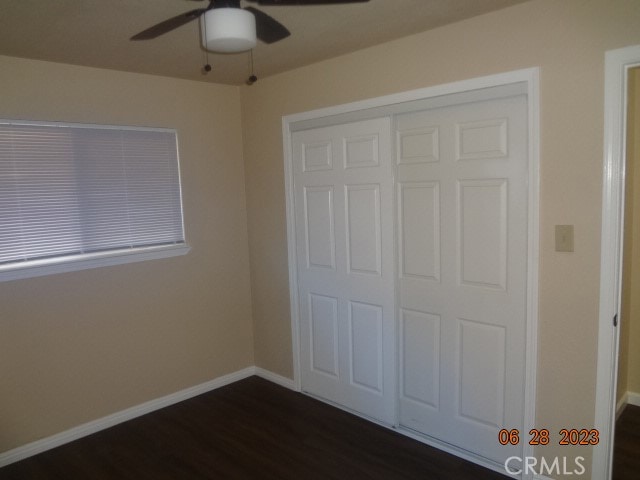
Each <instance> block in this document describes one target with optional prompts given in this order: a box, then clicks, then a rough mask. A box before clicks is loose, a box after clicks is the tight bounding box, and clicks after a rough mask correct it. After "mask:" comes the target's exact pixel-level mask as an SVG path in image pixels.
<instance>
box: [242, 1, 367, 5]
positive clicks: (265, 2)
mask: <svg viewBox="0 0 640 480" xmlns="http://www.w3.org/2000/svg"><path fill="white" fill-rule="evenodd" d="M247 1H248V2H252V3H257V4H258V5H265V6H271V5H331V4H338V3H365V2H368V1H369V0H247Z"/></svg>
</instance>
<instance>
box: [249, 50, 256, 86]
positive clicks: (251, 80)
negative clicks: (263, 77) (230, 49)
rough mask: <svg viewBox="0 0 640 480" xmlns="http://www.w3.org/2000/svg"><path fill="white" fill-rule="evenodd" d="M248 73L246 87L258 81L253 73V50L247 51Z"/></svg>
mask: <svg viewBox="0 0 640 480" xmlns="http://www.w3.org/2000/svg"><path fill="white" fill-rule="evenodd" d="M249 71H250V75H249V78H248V79H247V85H253V84H254V83H256V82H257V81H258V77H256V75H255V73H254V72H253V49H251V50H249Z"/></svg>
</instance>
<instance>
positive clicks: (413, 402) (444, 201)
mask: <svg viewBox="0 0 640 480" xmlns="http://www.w3.org/2000/svg"><path fill="white" fill-rule="evenodd" d="M526 122H527V113H526V97H525V96H517V97H510V98H503V99H497V100H490V101H481V102H475V103H469V104H464V105H456V106H451V107H443V108H435V109H432V110H426V111H422V112H415V113H407V114H402V115H398V116H397V117H396V138H397V139H398V142H397V143H398V146H397V151H398V158H397V180H398V192H397V195H398V199H397V201H398V223H397V225H398V246H399V248H398V255H399V258H398V263H399V266H400V268H399V279H398V300H399V305H398V307H399V317H400V325H401V336H400V342H399V346H400V359H401V369H402V372H401V385H400V399H399V406H400V423H401V424H402V425H403V426H406V427H408V428H411V429H413V430H416V431H419V432H421V433H423V434H425V435H428V436H431V437H433V438H436V439H438V440H441V441H443V442H446V443H449V444H452V445H456V446H457V447H460V448H463V449H465V450H468V451H470V452H473V453H476V454H478V455H481V456H483V457H486V458H488V459H491V460H493V461H495V462H502V461H504V460H505V459H506V458H507V457H509V456H511V455H518V454H519V452H520V451H521V447H513V446H501V445H499V443H498V441H497V435H498V431H499V430H500V429H501V428H510V429H511V428H519V429H520V430H521V431H522V427H523V425H522V422H523V413H524V393H523V392H524V373H525V370H524V366H525V357H524V355H525V348H524V347H525V318H526V317H525V315H526V278H527V270H526V262H527V198H528V194H527V171H528V170H527V123H526Z"/></svg>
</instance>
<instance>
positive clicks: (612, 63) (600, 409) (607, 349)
mask: <svg viewBox="0 0 640 480" xmlns="http://www.w3.org/2000/svg"><path fill="white" fill-rule="evenodd" d="M638 65H640V45H637V46H632V47H626V48H621V49H617V50H611V51H608V52H606V54H605V84H604V88H605V91H604V170H603V188H602V237H601V246H600V248H601V257H600V316H599V331H598V364H597V381H596V411H595V427H596V428H597V429H599V431H600V439H601V441H600V444H599V445H598V446H597V447H596V448H595V449H594V455H593V478H602V479H608V478H611V469H612V466H613V461H612V460H613V434H614V425H615V405H616V403H615V395H616V383H617V382H616V380H617V379H616V376H617V371H618V342H619V329H618V328H615V327H614V324H613V318H614V316H615V315H617V314H618V313H619V312H620V302H621V288H620V286H621V280H622V277H621V275H622V229H623V227H624V182H625V150H626V148H625V147H626V139H625V136H626V105H627V77H628V71H629V69H630V68H633V67H635V66H638Z"/></svg>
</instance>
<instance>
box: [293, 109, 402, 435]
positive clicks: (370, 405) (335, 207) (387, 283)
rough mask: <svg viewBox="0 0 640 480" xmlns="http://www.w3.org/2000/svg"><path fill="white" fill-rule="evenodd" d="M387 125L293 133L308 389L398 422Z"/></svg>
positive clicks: (375, 123) (386, 120)
mask: <svg viewBox="0 0 640 480" xmlns="http://www.w3.org/2000/svg"><path fill="white" fill-rule="evenodd" d="M390 134H391V123H390V120H389V118H382V119H375V120H367V121H362V122H356V123H349V124H344V125H338V126H332V127H326V128H318V129H314V130H308V131H302V132H297V133H294V134H293V139H292V140H293V145H292V146H293V162H294V165H293V172H294V185H295V186H294V189H295V200H294V201H295V216H296V249H297V250H296V252H297V264H298V290H299V292H298V294H299V306H300V313H299V315H300V356H301V358H300V365H301V380H302V389H303V391H306V392H309V393H312V394H314V395H317V396H319V397H322V398H325V399H327V400H329V401H331V402H334V403H337V404H339V405H342V406H345V407H347V408H349V409H352V410H354V411H357V412H359V413H362V414H364V415H367V416H369V417H372V418H375V419H376V420H379V421H381V422H385V423H388V424H392V423H394V421H395V408H394V405H395V403H394V402H395V397H396V389H395V368H394V357H393V356H394V351H395V349H394V339H395V332H394V328H395V326H394V318H395V306H394V265H393V204H394V200H393V173H392V164H391V145H390Z"/></svg>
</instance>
